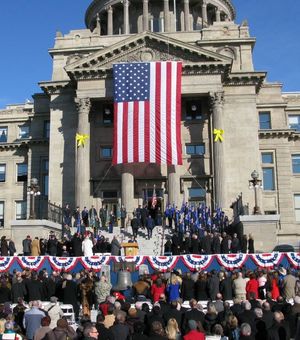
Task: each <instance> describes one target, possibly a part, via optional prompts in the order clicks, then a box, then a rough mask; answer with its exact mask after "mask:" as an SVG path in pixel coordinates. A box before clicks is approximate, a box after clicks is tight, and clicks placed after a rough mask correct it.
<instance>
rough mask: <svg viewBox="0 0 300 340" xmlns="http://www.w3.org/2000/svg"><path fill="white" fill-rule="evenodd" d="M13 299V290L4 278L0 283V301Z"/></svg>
mask: <svg viewBox="0 0 300 340" xmlns="http://www.w3.org/2000/svg"><path fill="white" fill-rule="evenodd" d="M10 301H11V291H10V289H9V288H8V287H7V282H6V281H5V280H3V281H2V282H1V285H0V303H5V302H10Z"/></svg>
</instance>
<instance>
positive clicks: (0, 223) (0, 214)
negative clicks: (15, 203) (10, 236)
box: [0, 201, 4, 228]
mask: <svg viewBox="0 0 300 340" xmlns="http://www.w3.org/2000/svg"><path fill="white" fill-rule="evenodd" d="M0 227H2V228H3V227H4V202H3V201H1V202H0Z"/></svg>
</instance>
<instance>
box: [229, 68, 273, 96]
mask: <svg viewBox="0 0 300 340" xmlns="http://www.w3.org/2000/svg"><path fill="white" fill-rule="evenodd" d="M266 75H267V73H266V72H243V73H242V72H237V73H230V74H229V75H228V77H227V79H225V82H224V86H255V88H256V93H258V92H259V90H260V88H261V86H262V84H263V82H264V80H265V78H266Z"/></svg>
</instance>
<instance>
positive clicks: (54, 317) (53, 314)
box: [34, 296, 64, 340]
mask: <svg viewBox="0 0 300 340" xmlns="http://www.w3.org/2000/svg"><path fill="white" fill-rule="evenodd" d="M46 312H47V313H48V315H49V317H50V319H51V323H50V328H51V329H53V328H55V326H56V324H57V321H58V320H59V319H60V318H62V317H63V316H64V312H63V311H62V309H61V308H60V306H59V303H58V299H57V297H56V296H51V298H50V304H49V305H48V306H47V308H46ZM34 340H36V339H35V338H34Z"/></svg>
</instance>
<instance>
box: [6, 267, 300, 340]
mask: <svg viewBox="0 0 300 340" xmlns="http://www.w3.org/2000/svg"><path fill="white" fill-rule="evenodd" d="M0 283H1V284H0V334H2V339H3V340H5V339H12V338H8V337H7V333H8V334H11V333H17V334H18V336H22V337H26V338H27V339H29V340H33V339H34V340H41V339H44V340H67V339H70V340H72V339H78V340H81V339H86V340H92V338H93V339H98V340H129V339H132V340H146V339H153V340H155V339H156V340H163V339H168V340H180V339H183V340H194V339H195V340H198V339H200V340H201V339H230V340H231V339H232V340H244V339H249V340H254V339H255V340H256V339H257V340H260V339H263V340H273V339H274V340H287V339H297V340H298V339H300V322H299V317H300V274H299V273H298V272H296V271H292V270H290V269H287V270H286V269H285V268H284V267H279V268H276V269H274V270H269V271H266V270H256V271H249V270H246V269H244V268H242V269H241V270H239V271H233V272H228V271H225V270H224V269H222V268H221V270H220V271H219V272H216V271H214V270H213V271H211V272H203V271H195V272H193V273H192V272H187V273H185V274H182V273H181V272H180V271H178V270H174V271H172V272H171V271H167V272H165V273H159V272H154V273H152V274H146V273H145V274H142V275H140V277H139V278H138V280H137V281H136V282H134V283H133V284H132V286H131V285H130V286H127V288H126V289H125V290H120V289H119V288H118V287H116V286H115V287H113V286H112V284H111V283H110V278H109V277H106V276H105V275H101V276H99V275H98V274H97V273H95V272H93V271H88V270H84V271H82V272H78V273H73V274H72V273H64V272H61V273H59V272H56V271H53V272H52V273H51V274H49V273H48V272H47V271H46V270H41V271H40V272H39V273H36V272H33V271H30V270H24V271H23V272H18V271H16V270H15V271H14V272H13V273H12V275H9V274H7V273H6V274H2V275H1V280H0ZM40 301H49V303H48V304H47V305H45V304H42V303H41V302H40ZM59 302H62V303H64V304H71V305H72V306H73V309H74V312H75V317H76V320H77V322H78V327H77V326H76V327H73V326H74V325H70V323H68V320H67V319H66V318H65V317H64V313H63V311H62V310H61V307H60V304H59ZM12 303H14V305H12ZM27 303H29V305H27ZM12 306H13V308H12ZM93 312H96V315H94V317H95V321H96V322H95V323H94V322H92V321H91V317H92V313H93ZM71 326H72V327H71ZM74 328H75V329H74Z"/></svg>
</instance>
